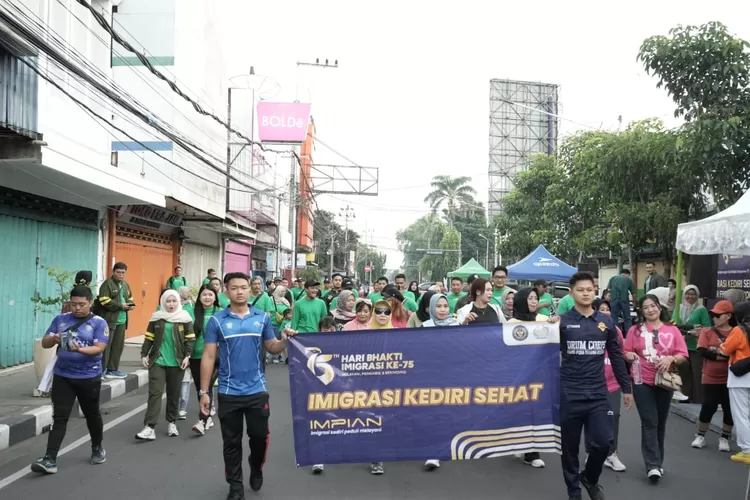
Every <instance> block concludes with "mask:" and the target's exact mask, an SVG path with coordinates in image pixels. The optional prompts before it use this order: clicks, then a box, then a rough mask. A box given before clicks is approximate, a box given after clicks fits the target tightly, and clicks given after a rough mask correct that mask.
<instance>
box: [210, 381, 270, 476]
mask: <svg viewBox="0 0 750 500" xmlns="http://www.w3.org/2000/svg"><path fill="white" fill-rule="evenodd" d="M218 402H219V408H218V415H219V421H220V422H221V438H222V440H223V441H224V470H225V474H226V479H227V483H229V487H230V489H233V490H243V487H242V431H243V424H246V425H247V435H248V437H249V438H250V439H249V442H250V456H249V457H248V461H249V462H250V474H251V475H253V474H257V473H260V472H261V471H262V470H263V464H264V463H265V461H266V453H267V451H268V436H269V430H268V417H269V415H271V410H270V408H269V406H268V393H267V392H259V393H258V394H253V395H251V396H228V395H226V394H219V395H218ZM243 491H244V490H243Z"/></svg>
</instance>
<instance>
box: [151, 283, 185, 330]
mask: <svg viewBox="0 0 750 500" xmlns="http://www.w3.org/2000/svg"><path fill="white" fill-rule="evenodd" d="M170 295H172V296H174V297H175V298H176V299H177V309H176V310H175V311H174V312H167V307H166V306H167V297H169V296H170ZM159 305H161V309H159V310H158V311H156V312H155V313H154V314H152V315H151V319H150V320H149V321H160V320H162V319H163V320H164V321H169V322H170V323H190V322H191V321H193V318H191V317H190V315H189V314H188V313H187V311H185V310H184V309H182V303H181V301H180V294H179V293H177V292H176V291H175V290H167V291H166V292H164V293H163V294H162V295H161V298H160V299H159Z"/></svg>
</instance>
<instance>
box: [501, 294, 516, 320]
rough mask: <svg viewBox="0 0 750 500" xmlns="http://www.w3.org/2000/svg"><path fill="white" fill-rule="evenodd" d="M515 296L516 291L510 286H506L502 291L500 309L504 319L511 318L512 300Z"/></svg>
mask: <svg viewBox="0 0 750 500" xmlns="http://www.w3.org/2000/svg"><path fill="white" fill-rule="evenodd" d="M515 298H516V291H515V290H513V289H512V288H508V289H507V290H505V291H504V292H503V298H502V301H501V304H502V305H503V306H502V307H501V308H500V311H502V313H503V316H505V319H506V320H508V321H509V320H511V319H513V300H514V299H515Z"/></svg>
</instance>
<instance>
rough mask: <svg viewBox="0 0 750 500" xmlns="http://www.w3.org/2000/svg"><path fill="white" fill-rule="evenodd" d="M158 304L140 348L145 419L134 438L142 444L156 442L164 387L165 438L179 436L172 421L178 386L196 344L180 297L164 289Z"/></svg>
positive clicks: (174, 415)
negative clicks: (145, 378)
mask: <svg viewBox="0 0 750 500" xmlns="http://www.w3.org/2000/svg"><path fill="white" fill-rule="evenodd" d="M159 303H160V306H161V307H160V309H159V310H158V311H156V312H155V313H154V314H153V315H152V316H151V319H150V320H149V323H148V328H147V329H146V334H145V340H144V342H143V346H142V347H141V362H142V363H143V366H144V368H148V407H147V408H146V415H145V416H144V424H145V427H144V428H143V430H142V431H141V432H139V433H138V434H136V435H135V437H136V439H140V440H143V441H153V440H154V439H156V432H154V428H155V427H156V423H157V422H158V421H159V413H160V412H161V398H162V395H163V394H164V386H165V385H166V392H167V415H166V416H167V423H168V425H167V435H168V436H178V435H179V432H178V431H177V425H175V421H176V420H177V418H178V407H179V403H180V385H181V383H182V377H183V375H184V373H185V368H187V367H188V365H189V364H190V356H191V355H192V353H193V344H194V343H195V333H194V332H193V319H192V318H191V317H190V315H189V314H188V313H186V312H185V311H183V310H182V304H181V303H180V296H179V294H178V293H177V292H176V291H174V290H166V291H165V292H164V293H163V294H162V296H161V299H160V301H159Z"/></svg>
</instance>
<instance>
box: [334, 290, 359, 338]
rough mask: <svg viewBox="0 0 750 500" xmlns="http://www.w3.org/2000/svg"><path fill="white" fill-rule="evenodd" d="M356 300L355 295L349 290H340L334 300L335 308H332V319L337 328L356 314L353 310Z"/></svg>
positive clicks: (341, 326) (340, 327)
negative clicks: (336, 298)
mask: <svg viewBox="0 0 750 500" xmlns="http://www.w3.org/2000/svg"><path fill="white" fill-rule="evenodd" d="M356 302H357V297H356V296H355V295H354V293H353V292H352V291H351V290H341V293H339V296H338V300H337V301H336V308H335V309H334V310H333V320H334V322H335V323H336V327H337V328H338V329H339V330H341V329H342V328H343V327H344V326H345V325H346V324H347V323H349V322H350V321H352V320H353V319H354V318H355V317H356V316H357V313H355V312H354V304H356Z"/></svg>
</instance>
